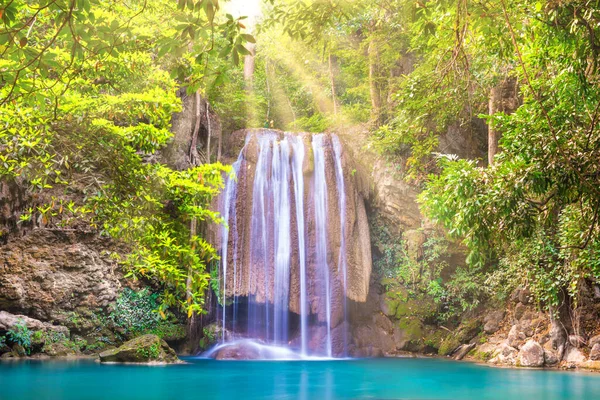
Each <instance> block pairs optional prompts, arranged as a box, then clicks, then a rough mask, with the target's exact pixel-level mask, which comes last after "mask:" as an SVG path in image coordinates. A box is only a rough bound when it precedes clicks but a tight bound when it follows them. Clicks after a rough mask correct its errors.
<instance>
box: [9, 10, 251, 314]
mask: <svg viewBox="0 0 600 400" xmlns="http://www.w3.org/2000/svg"><path fill="white" fill-rule="evenodd" d="M178 3H179V4H178ZM0 13H1V17H0V18H1V22H0V54H1V55H2V57H0V70H2V71H3V72H2V84H0V179H2V180H3V181H6V182H9V183H11V184H14V185H16V186H19V187H20V189H21V190H22V191H23V192H26V193H27V194H29V195H31V204H30V205H29V206H28V207H27V209H25V210H23V213H22V214H21V215H19V223H20V224H23V225H27V226H30V227H34V228H35V227H45V228H53V229H64V228H68V229H86V230H88V229H90V228H91V229H92V230H97V231H99V232H100V233H101V234H103V235H107V236H108V235H109V236H112V237H115V238H117V239H119V240H121V241H124V242H126V243H127V244H128V245H129V248H130V249H131V252H130V253H129V254H128V255H127V256H126V258H125V259H123V260H121V261H122V262H124V263H125V264H126V266H127V268H128V271H129V276H131V277H134V278H137V277H144V278H146V279H149V280H152V281H153V282H155V283H156V284H158V285H161V286H162V287H163V289H164V294H163V296H162V297H161V300H162V304H161V305H160V306H159V307H160V309H161V312H163V313H164V312H165V310H166V309H167V308H168V307H174V308H178V309H181V310H183V311H185V312H186V313H188V314H190V315H191V314H192V313H193V312H194V311H197V312H199V311H201V308H202V304H203V299H202V296H203V293H204V288H205V287H206V286H207V281H208V275H207V273H206V271H205V266H206V265H207V263H208V262H210V261H211V260H213V259H215V258H216V255H215V252H214V249H212V248H211V247H210V246H209V245H208V244H207V243H206V242H205V241H204V240H203V239H202V238H201V237H199V236H198V235H196V234H195V233H194V232H192V230H191V228H190V227H191V225H192V221H197V222H202V221H206V220H211V221H214V222H220V220H219V218H218V215H217V214H216V213H212V212H210V211H209V210H208V206H209V204H210V202H211V199H212V197H213V196H214V195H215V194H216V193H218V191H219V190H220V189H221V188H222V177H221V173H222V172H226V171H228V168H226V167H224V166H222V165H220V164H217V165H212V166H211V165H203V166H199V167H197V168H194V169H192V170H189V171H172V170H170V169H169V168H167V167H165V166H164V165H161V164H157V163H150V162H147V161H148V159H151V158H152V157H153V156H154V155H155V153H156V152H157V151H158V150H160V149H161V148H162V147H164V146H165V145H166V143H167V142H168V141H169V140H170V139H171V133H170V120H171V115H172V114H173V113H174V112H178V111H180V110H181V104H180V100H179V99H178V98H177V96H176V91H177V89H178V88H179V87H180V86H182V85H184V86H186V87H187V89H188V92H190V93H191V92H195V91H196V90H201V91H207V90H208V89H209V88H211V87H212V86H214V85H217V86H218V85H221V84H222V83H223V82H224V78H223V77H224V76H225V75H227V73H228V71H229V70H230V69H231V68H232V67H234V66H235V64H237V61H239V58H240V55H244V54H247V50H246V49H245V47H244V46H245V44H246V43H247V42H254V38H253V37H252V36H251V35H248V34H247V33H244V26H243V23H242V22H241V20H242V19H234V18H233V17H232V16H230V15H224V14H223V13H222V12H221V11H220V6H219V1H218V0H207V1H201V2H185V1H183V2H181V1H180V2H175V1H173V0H148V1H144V2H138V3H135V4H129V2H125V1H114V2H102V1H96V0H91V1H81V0H68V1H55V0H51V1H48V2H42V3H40V2H36V1H28V0H27V1H26V0H18V1H10V2H8V3H7V4H6V5H4V6H0Z"/></svg>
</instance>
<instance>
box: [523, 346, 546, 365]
mask: <svg viewBox="0 0 600 400" xmlns="http://www.w3.org/2000/svg"><path fill="white" fill-rule="evenodd" d="M519 364H520V365H521V366H522V367H541V366H543V365H544V349H543V348H542V346H541V345H540V344H539V343H538V342H536V341H535V340H529V341H528V342H527V343H525V345H523V347H522V348H521V351H519Z"/></svg>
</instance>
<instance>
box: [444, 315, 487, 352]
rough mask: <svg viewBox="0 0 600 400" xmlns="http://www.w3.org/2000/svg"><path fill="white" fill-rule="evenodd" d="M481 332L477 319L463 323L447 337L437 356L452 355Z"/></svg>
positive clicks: (479, 322)
mask: <svg viewBox="0 0 600 400" xmlns="http://www.w3.org/2000/svg"><path fill="white" fill-rule="evenodd" d="M479 332H481V321H479V320H477V319H469V320H466V321H464V322H463V323H462V324H461V325H460V326H459V327H458V328H457V329H456V330H455V331H454V333H453V334H451V335H449V336H448V337H447V338H446V339H445V340H444V341H443V342H442V344H441V346H440V348H439V349H438V354H440V355H443V356H447V355H448V354H450V353H452V352H453V351H454V350H455V349H456V348H457V347H458V346H460V345H461V344H463V343H467V342H469V341H470V340H471V339H473V338H474V337H475V336H477V334H479Z"/></svg>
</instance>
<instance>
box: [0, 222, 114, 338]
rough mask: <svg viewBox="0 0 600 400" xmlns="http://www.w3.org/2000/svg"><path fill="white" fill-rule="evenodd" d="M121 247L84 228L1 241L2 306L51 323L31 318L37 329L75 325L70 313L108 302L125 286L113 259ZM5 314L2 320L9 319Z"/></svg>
mask: <svg viewBox="0 0 600 400" xmlns="http://www.w3.org/2000/svg"><path fill="white" fill-rule="evenodd" d="M118 250H119V247H118V246H117V245H116V244H114V243H112V242H110V241H109V240H107V239H106V238H104V239H101V238H98V237H97V236H95V235H93V234H86V233H75V232H60V231H51V230H44V229H36V230H33V231H30V232H28V233H27V234H25V235H24V236H22V237H20V238H16V237H13V238H11V240H9V242H8V243H7V244H5V245H3V246H0V310H5V311H6V312H9V313H12V314H24V315H27V316H29V317H31V318H34V319H36V320H40V321H49V322H51V324H43V323H41V322H40V321H37V322H36V321H35V320H31V319H27V320H26V323H27V324H28V326H29V325H30V324H31V328H33V329H53V330H57V329H60V328H58V327H56V328H52V327H51V326H52V325H57V324H58V325H63V326H66V327H68V328H69V329H71V330H73V329H75V324H74V323H73V321H71V320H70V318H69V313H71V312H73V311H76V310H77V309H79V308H86V309H93V308H98V307H106V306H108V305H109V304H110V303H111V302H112V301H114V300H115V298H116V297H117V294H118V292H119V291H120V290H121V282H120V279H121V278H122V274H121V272H120V270H119V268H118V267H117V264H116V262H115V261H114V260H113V259H111V258H110V253H111V252H113V251H118ZM3 315H4V316H5V317H4V318H3V321H4V322H2V321H0V324H2V323H4V324H6V322H7V321H8V320H7V319H6V314H3ZM17 318H22V317H17ZM12 321H14V319H12ZM11 323H12V322H11ZM40 324H41V325H40ZM91 328H93V327H91ZM0 329H1V328H0Z"/></svg>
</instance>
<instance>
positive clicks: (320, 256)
mask: <svg viewBox="0 0 600 400" xmlns="http://www.w3.org/2000/svg"><path fill="white" fill-rule="evenodd" d="M323 140H324V135H323V134H320V135H315V136H313V140H312V148H313V157H314V165H315V173H314V176H313V191H314V205H315V231H316V249H315V251H316V254H315V259H316V267H317V271H318V273H319V274H320V275H321V277H320V278H321V279H322V280H323V283H324V284H323V285H322V286H323V289H324V290H325V292H324V293H323V295H324V297H321V299H322V300H324V301H325V313H326V314H325V319H326V322H327V331H326V342H325V351H326V352H327V356H328V357H331V354H332V348H331V282H330V281H329V266H328V265H327V211H326V210H327V183H326V182H325V150H324V148H323Z"/></svg>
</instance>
